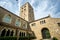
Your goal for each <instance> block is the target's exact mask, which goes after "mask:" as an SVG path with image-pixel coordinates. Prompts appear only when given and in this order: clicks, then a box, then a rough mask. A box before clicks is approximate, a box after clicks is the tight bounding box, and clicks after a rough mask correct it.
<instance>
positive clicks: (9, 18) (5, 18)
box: [3, 15, 11, 23]
mask: <svg viewBox="0 0 60 40" xmlns="http://www.w3.org/2000/svg"><path fill="white" fill-rule="evenodd" d="M3 22H6V23H10V22H11V16H10V15H6V16H4V18H3Z"/></svg>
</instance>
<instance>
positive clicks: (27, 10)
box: [20, 2, 34, 22]
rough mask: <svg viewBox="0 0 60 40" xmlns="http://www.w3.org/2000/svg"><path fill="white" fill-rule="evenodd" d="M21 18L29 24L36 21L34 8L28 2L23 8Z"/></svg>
mask: <svg viewBox="0 0 60 40" xmlns="http://www.w3.org/2000/svg"><path fill="white" fill-rule="evenodd" d="M20 17H21V18H23V19H25V20H26V21H28V22H32V21H34V11H33V8H32V6H31V5H30V4H29V3H28V2H27V3H25V4H24V5H22V6H21V8H20Z"/></svg>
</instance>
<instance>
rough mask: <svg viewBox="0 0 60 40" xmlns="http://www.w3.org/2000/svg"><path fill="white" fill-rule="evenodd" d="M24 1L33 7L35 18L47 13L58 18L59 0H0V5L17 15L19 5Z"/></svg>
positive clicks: (59, 11)
mask: <svg viewBox="0 0 60 40" xmlns="http://www.w3.org/2000/svg"><path fill="white" fill-rule="evenodd" d="M26 2H29V3H30V4H31V6H32V7H33V9H34V17H35V20H37V19H40V18H43V17H46V16H48V15H51V17H54V18H60V0H0V6H2V7H3V8H5V9H7V10H9V11H10V12H12V13H14V14H16V15H18V16H19V14H20V7H21V6H22V5H23V4H25V3H26Z"/></svg>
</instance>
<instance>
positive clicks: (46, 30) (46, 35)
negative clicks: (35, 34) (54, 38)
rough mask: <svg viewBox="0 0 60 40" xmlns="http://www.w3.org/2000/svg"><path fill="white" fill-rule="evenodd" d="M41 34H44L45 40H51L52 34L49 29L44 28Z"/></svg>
mask: <svg viewBox="0 0 60 40" xmlns="http://www.w3.org/2000/svg"><path fill="white" fill-rule="evenodd" d="M41 32H42V37H43V39H49V38H51V36H50V32H49V30H48V29H47V28H43V29H42V31H41Z"/></svg>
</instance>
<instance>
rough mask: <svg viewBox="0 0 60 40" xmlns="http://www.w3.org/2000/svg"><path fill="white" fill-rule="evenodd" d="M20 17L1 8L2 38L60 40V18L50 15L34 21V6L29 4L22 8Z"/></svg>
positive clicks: (0, 26)
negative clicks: (32, 37)
mask: <svg viewBox="0 0 60 40" xmlns="http://www.w3.org/2000/svg"><path fill="white" fill-rule="evenodd" d="M20 12H21V13H20V17H19V16H17V15H15V14H13V13H12V12H10V11H8V10H6V9H5V8H3V7H0V36H17V37H19V36H22V37H25V36H28V34H29V35H30V36H35V37H36V38H35V39H31V40H54V39H53V38H55V39H57V40H60V31H59V30H60V18H52V17H51V16H50V15H48V16H47V17H43V18H41V19H38V20H35V19H34V11H33V8H32V6H31V5H30V4H29V3H28V2H27V3H25V4H24V5H22V6H21V8H20Z"/></svg>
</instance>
